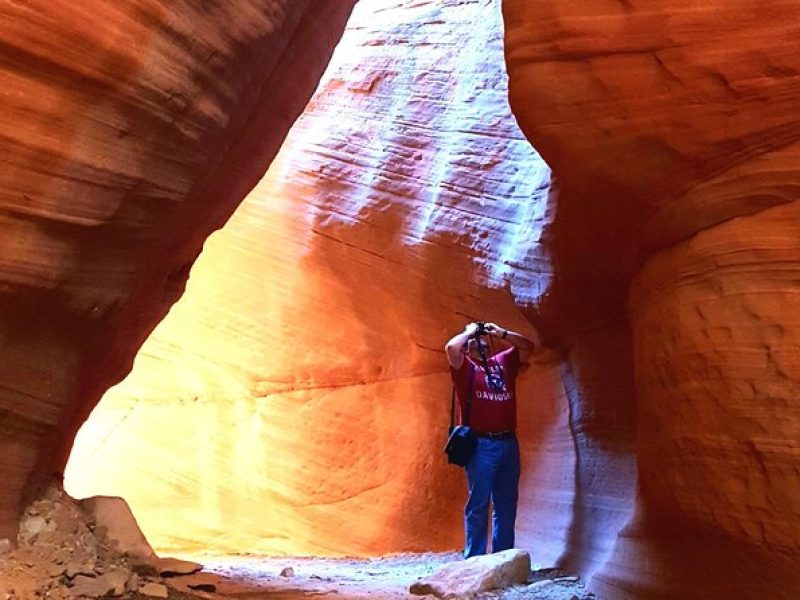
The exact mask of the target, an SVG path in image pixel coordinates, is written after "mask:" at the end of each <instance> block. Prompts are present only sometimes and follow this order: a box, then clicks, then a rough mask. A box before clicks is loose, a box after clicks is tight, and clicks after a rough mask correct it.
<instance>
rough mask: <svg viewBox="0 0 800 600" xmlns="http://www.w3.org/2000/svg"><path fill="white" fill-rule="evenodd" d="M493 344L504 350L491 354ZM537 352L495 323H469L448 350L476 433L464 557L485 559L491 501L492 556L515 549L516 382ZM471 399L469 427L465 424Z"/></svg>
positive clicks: (464, 408)
mask: <svg viewBox="0 0 800 600" xmlns="http://www.w3.org/2000/svg"><path fill="white" fill-rule="evenodd" d="M495 343H497V344H499V345H500V346H501V348H500V349H499V351H497V352H492V347H493V346H494V344H495ZM538 347H539V342H538V340H536V341H535V342H534V341H532V340H530V339H528V338H527V337H525V336H524V335H522V334H519V333H517V332H515V331H510V330H508V329H505V328H502V327H499V326H498V325H495V324H494V323H485V324H481V323H470V324H469V325H467V326H466V328H465V329H464V331H462V332H461V333H459V334H456V335H455V336H454V337H453V338H452V339H451V340H450V341H449V342H447V345H446V346H445V351H446V352H447V360H448V362H449V363H450V375H451V376H452V378H453V385H454V386H455V388H456V392H457V394H458V398H459V409H460V414H461V422H462V424H468V425H470V426H471V427H472V429H473V430H474V431H475V432H476V433H477V434H478V446H477V449H476V450H475V454H473V456H472V458H471V459H470V461H469V463H468V464H467V466H466V471H467V484H468V489H469V497H468V499H467V504H466V506H465V507H464V528H465V531H466V543H465V547H464V557H465V558H469V557H471V556H477V555H480V554H486V545H487V537H488V535H487V529H488V519H489V503H490V502H491V504H492V551H493V552H500V551H501V550H508V549H509V548H513V547H514V522H515V521H516V518H517V498H518V485H519V475H520V464H519V444H518V442H517V436H516V426H517V398H516V379H517V375H518V374H519V371H520V368H521V366H522V365H523V363H525V362H526V361H527V359H528V357H529V356H530V355H531V353H532V352H533V351H535V350H537V349H538ZM526 366H527V365H526ZM469 398H471V403H470V404H471V406H470V409H469V423H464V420H465V414H466V412H467V402H468V399H469Z"/></svg>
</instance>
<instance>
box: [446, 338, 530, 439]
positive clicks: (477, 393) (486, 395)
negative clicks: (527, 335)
mask: <svg viewBox="0 0 800 600" xmlns="http://www.w3.org/2000/svg"><path fill="white" fill-rule="evenodd" d="M488 364H489V369H490V371H492V372H499V373H502V376H503V384H504V385H503V388H502V389H496V388H493V387H491V386H490V385H489V383H488V382H487V379H486V373H485V372H484V369H483V365H482V364H481V363H480V362H476V361H473V360H472V358H470V356H469V355H467V356H465V357H464V363H463V364H462V365H461V367H460V368H459V369H454V368H453V367H450V375H451V376H452V378H453V385H455V388H456V393H457V394H458V405H459V411H460V413H461V415H462V417H461V422H462V423H463V422H464V418H463V415H464V414H465V412H466V406H467V396H468V395H469V390H470V384H469V380H470V375H472V408H471V409H470V416H469V425H470V426H471V427H472V428H473V429H474V430H475V431H477V432H479V433H495V432H498V431H513V430H515V429H516V427H517V390H516V383H517V375H518V374H519V350H518V349H517V347H516V346H512V347H511V348H506V349H505V350H502V351H500V352H498V353H496V354H493V355H492V356H491V357H490V358H489V360H488Z"/></svg>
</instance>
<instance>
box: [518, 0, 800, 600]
mask: <svg viewBox="0 0 800 600" xmlns="http://www.w3.org/2000/svg"><path fill="white" fill-rule="evenodd" d="M798 9H800V4H798V3H797V2H793V1H792V2H778V1H774V2H760V3H757V4H756V3H752V2H714V3H711V2H706V3H696V2H694V3H689V2H682V1H679V0H674V1H663V2H648V3H644V2H619V3H611V2H605V1H602V0H596V1H586V2H559V1H550V2H536V3H531V2H523V1H521V0H507V1H506V2H505V3H504V16H505V22H506V57H507V61H508V68H509V76H510V89H511V100H512V107H513V109H514V112H515V114H516V115H517V116H518V118H519V121H520V125H521V127H522V128H523V130H524V131H525V132H526V135H527V136H528V137H529V139H531V141H532V143H533V144H534V145H535V146H536V147H537V148H538V149H539V150H540V151H541V152H542V154H543V156H544V157H545V159H546V160H547V161H548V162H549V163H550V164H551V166H552V167H553V170H554V173H555V176H556V177H557V178H558V179H559V181H560V189H561V194H560V196H559V200H558V205H559V214H558V217H557V219H556V220H555V222H554V224H553V227H552V232H553V236H552V249H553V254H554V257H555V261H556V263H557V264H558V265H559V270H560V272H559V273H558V274H557V276H556V281H555V284H554V286H553V292H552V294H551V296H550V297H549V298H548V302H547V306H545V307H543V311H544V313H545V314H547V315H548V317H549V318H550V319H552V320H553V321H554V322H556V323H558V324H560V326H561V328H562V330H566V331H569V330H570V329H574V327H573V326H571V325H570V324H571V323H574V322H576V320H580V321H581V322H582V323H583V324H584V327H586V328H589V329H598V328H599V329H603V328H608V323H609V322H615V323H617V328H618V331H619V332H620V339H621V340H623V343H622V348H621V351H620V352H619V354H621V355H622V356H631V357H632V361H631V362H628V364H627V365H626V366H625V367H624V369H625V370H628V371H629V373H630V376H631V377H632V378H633V379H634V380H635V389H636V393H635V402H634V401H633V397H631V400H630V401H628V402H627V408H626V409H625V410H626V412H628V413H629V414H631V415H633V414H636V415H637V420H638V426H637V428H636V430H637V445H636V448H637V456H638V470H639V496H638V500H637V517H636V519H635V520H634V521H633V522H632V523H631V524H630V526H629V527H627V528H626V530H625V532H624V534H623V535H622V536H621V537H620V538H619V540H618V542H617V544H616V548H615V550H614V552H613V554H612V556H611V558H610V560H609V561H608V562H607V563H606V565H605V567H604V568H603V570H602V572H600V573H599V575H598V577H596V579H595V589H596V590H597V591H598V593H599V594H600V595H601V597H603V598H651V597H652V598H678V597H680V598H721V597H735V598H766V597H776V598H777V597H780V598H789V597H793V595H795V594H796V590H797V589H798V587H799V586H800V578H798V575H797V573H798V572H800V571H798V567H800V547H798V540H799V539H800V536H798V533H800V532H798V524H799V523H800V519H798V516H799V515H800V511H799V508H798V507H800V485H798V484H800V477H798V470H797V465H798V458H799V457H800V454H799V452H800V446H799V445H798V439H800V438H799V437H798V434H800V410H799V409H798V404H797V401H796V399H797V392H798V380H800V329H798V327H797V326H796V325H795V322H796V320H797V317H796V315H797V299H796V298H797V291H798V288H797V281H798V274H800V268H798V264H800V263H798V259H800V247H798V243H797V231H798V229H797V224H798V223H797V217H798V203H797V200H798V189H799V188H798V182H800V177H798V169H797V153H798V151H799V150H800V130H798V124H797V114H796V113H797V111H796V105H797V98H798V92H800V76H798V65H799V64H800V57H799V56H798V53H797V51H796V44H795V43H794V40H795V39H796V38H797V35H798V33H799V32H798V28H800V22H798V21H797V19H796V14H797V11H798ZM631 281H633V286H632V287H631V286H630V282H631ZM587 295H590V297H591V299H592V302H591V304H592V306H590V307H588V308H587V307H586V304H587ZM628 332H630V333H628ZM628 335H630V338H631V340H632V342H631V348H630V349H626V348H627V347H628V343H627V342H626V341H624V340H625V338H626V337H627V336H628ZM593 362H595V361H593ZM598 375H599V377H598V379H597V387H598V388H605V397H606V398H607V397H608V396H609V395H611V394H615V393H616V391H617V387H616V385H615V384H614V383H613V382H612V383H611V385H609V382H607V377H606V375H605V374H603V373H598ZM599 399H600V401H599V402H598V399H597V398H595V399H592V398H590V397H584V398H583V399H582V400H581V403H582V404H584V405H585V406H587V412H588V413H590V414H591V415H592V419H594V420H597V419H600V420H605V421H608V420H609V419H610V418H611V416H610V414H609V413H607V410H606V407H607V406H608V405H607V404H606V405H604V404H603V402H604V400H603V399H602V397H600V398H599ZM604 412H606V415H607V416H606V417H603V416H602V414H603V413H604Z"/></svg>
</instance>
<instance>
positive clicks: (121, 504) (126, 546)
mask: <svg viewBox="0 0 800 600" xmlns="http://www.w3.org/2000/svg"><path fill="white" fill-rule="evenodd" d="M80 506H81V508H82V509H83V510H84V512H86V513H87V514H88V516H89V517H90V518H91V519H92V520H93V521H94V522H95V524H96V526H98V527H104V528H105V530H106V535H107V536H108V538H109V540H112V541H114V542H116V544H117V547H118V549H119V550H120V551H122V552H124V553H125V554H127V555H128V557H129V558H130V560H131V564H132V565H134V566H136V565H155V564H156V562H157V561H158V556H157V555H156V553H155V552H154V551H153V548H152V547H151V546H150V544H149V543H148V542H147V539H146V538H145V537H144V534H143V533H142V530H141V529H139V524H138V523H137V522H136V517H134V516H133V513H132V512H131V509H130V507H129V506H128V503H127V502H125V500H123V499H122V498H116V497H111V496H94V497H92V498H86V499H84V500H81V501H80Z"/></svg>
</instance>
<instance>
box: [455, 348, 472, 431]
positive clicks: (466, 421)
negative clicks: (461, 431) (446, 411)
mask: <svg viewBox="0 0 800 600" xmlns="http://www.w3.org/2000/svg"><path fill="white" fill-rule="evenodd" d="M464 360H467V358H466V357H464ZM467 362H469V395H468V396H467V411H466V413H465V414H464V425H469V413H470V412H471V411H472V381H473V379H475V365H473V364H472V362H470V361H467ZM455 416H456V386H453V393H452V394H451V395H450V429H451V430H452V429H453V426H454V425H455V424H456V418H455Z"/></svg>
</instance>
